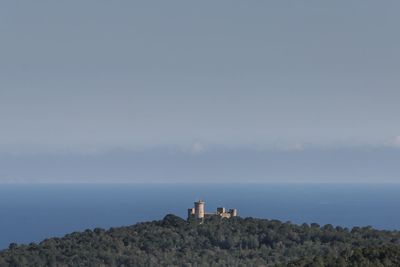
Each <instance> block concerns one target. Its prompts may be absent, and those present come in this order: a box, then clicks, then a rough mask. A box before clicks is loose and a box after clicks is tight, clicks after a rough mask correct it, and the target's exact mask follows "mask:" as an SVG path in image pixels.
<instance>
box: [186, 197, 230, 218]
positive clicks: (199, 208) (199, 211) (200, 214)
mask: <svg viewBox="0 0 400 267" xmlns="http://www.w3.org/2000/svg"><path fill="white" fill-rule="evenodd" d="M204 204H205V202H204V201H203V200H199V201H196V202H194V208H189V209H188V219H190V218H195V219H200V220H202V219H204V218H206V217H209V216H220V217H222V218H231V217H236V216H237V209H230V210H229V211H227V210H226V209H225V208H224V207H219V208H217V211H216V212H206V211H205V208H204Z"/></svg>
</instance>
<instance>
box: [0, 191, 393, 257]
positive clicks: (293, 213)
mask: <svg viewBox="0 0 400 267" xmlns="http://www.w3.org/2000/svg"><path fill="white" fill-rule="evenodd" d="M399 192H400V185H396V184H385V185H383V184H382V185H379V184H361V185H360V184H96V185H93V184H68V185H65V184H64V185H54V184H53V185H51V184H40V185H0V249H3V248H6V247H7V246H8V244H9V243H11V242H16V243H29V242H39V241H41V240H43V239H45V238H48V237H54V236H63V235H64V234H67V233H69V232H73V231H83V230H85V229H88V228H94V227H102V228H109V227H118V226H125V225H132V224H135V223H136V222H141V221H149V220H158V219H161V218H163V217H164V216H165V215H166V214H168V213H173V214H176V215H178V216H181V217H184V218H185V217H186V212H187V208H189V207H191V206H192V205H193V201H195V200H196V199H198V198H202V199H205V201H206V210H210V211H213V210H215V209H216V208H217V206H225V207H226V208H237V209H238V212H239V215H240V216H242V217H258V218H267V219H279V220H282V221H291V222H294V223H303V222H307V223H311V222H317V223H319V224H321V225H323V224H328V223H330V224H333V225H342V226H346V227H352V226H366V225H371V226H373V227H376V228H379V229H400V213H399V210H400V194H399Z"/></svg>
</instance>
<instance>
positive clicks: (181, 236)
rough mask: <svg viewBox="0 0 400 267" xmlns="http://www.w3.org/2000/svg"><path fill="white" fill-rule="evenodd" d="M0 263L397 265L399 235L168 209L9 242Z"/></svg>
mask: <svg viewBox="0 0 400 267" xmlns="http://www.w3.org/2000/svg"><path fill="white" fill-rule="evenodd" d="M0 266H1V267H2V266H292V267H294V266H363V267H368V266H374V267H375V266H400V233H399V232H397V231H378V230H375V229H373V228H371V227H363V228H358V227H355V228H353V229H351V230H350V229H347V228H342V227H333V226H332V225H325V226H322V227H320V226H319V225H318V224H311V225H308V224H303V225H295V224H292V223H289V222H285V223H284V222H280V221H277V220H265V219H254V218H245V219H243V218H240V217H237V218H233V219H221V218H219V217H215V218H211V219H208V220H207V221H205V222H204V223H203V224H199V223H197V222H194V221H192V222H187V221H186V220H183V219H181V218H179V217H177V216H174V215H167V216H166V217H165V218H164V219H163V220H160V221H153V222H146V223H138V224H136V225H133V226H128V227H119V228H111V229H109V230H107V231H106V230H103V229H98V228H97V229H94V230H93V231H92V230H86V231H84V232H74V233H71V234H68V235H66V236H65V237H63V238H50V239H46V240H44V241H42V242H41V243H39V244H35V243H31V244H29V245H17V244H10V246H9V248H8V249H6V250H3V251H0Z"/></svg>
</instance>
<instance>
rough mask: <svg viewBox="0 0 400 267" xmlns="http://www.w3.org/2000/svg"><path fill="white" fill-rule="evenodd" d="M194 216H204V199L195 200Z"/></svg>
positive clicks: (198, 217)
mask: <svg viewBox="0 0 400 267" xmlns="http://www.w3.org/2000/svg"><path fill="white" fill-rule="evenodd" d="M194 216H195V218H196V219H203V218H204V201H203V200H199V201H196V202H194Z"/></svg>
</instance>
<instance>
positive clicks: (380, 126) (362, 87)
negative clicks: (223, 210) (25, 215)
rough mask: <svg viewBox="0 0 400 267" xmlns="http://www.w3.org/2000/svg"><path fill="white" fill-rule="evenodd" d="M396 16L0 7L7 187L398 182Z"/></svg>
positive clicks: (1, 156) (378, 5) (252, 6)
mask: <svg viewBox="0 0 400 267" xmlns="http://www.w3.org/2000/svg"><path fill="white" fill-rule="evenodd" d="M398 10H400V2H398V1H379V2H378V1H330V2H328V1H201V2H192V1H2V2H1V3H0V33H1V34H0V38H1V41H0V167H2V170H0V181H39V180H46V181H49V180H50V181H73V180H76V179H77V178H76V177H81V178H80V179H81V180H85V179H86V180H88V181H97V180H98V179H100V178H99V177H100V176H101V179H100V180H102V181H117V180H123V181H160V180H161V181H173V180H179V181H181V180H185V181H192V180H194V179H196V177H200V176H201V177H202V178H204V179H206V180H207V179H208V180H223V181H231V180H232V181H247V180H254V181H276V180H279V181H330V182H332V181H340V180H346V181H347V180H355V181H397V174H398V173H400V167H397V165H399V164H397V162H398V159H400V152H399V147H400V137H399V136H400V123H399V119H398V117H399V114H400V105H399V102H400V88H399V85H400V75H399V73H400V72H399V71H400V35H399V34H398V25H400V17H399V16H398ZM171 153H172V154H171ZM299 155H301V156H299ZM338 159H340V160H338ZM344 159H345V160H344ZM51 160H53V161H55V162H52V161H51ZM89 161H90V163H89ZM303 161H304V162H303ZM50 162H51V163H50ZM139 162H140V163H139ZM165 162H170V165H168V166H169V167H168V168H167V169H162V168H161V166H163V164H165ZM307 162H314V163H315V164H316V165H318V167H315V166H311V165H313V164H311V165H310V166H309V167H310V168H306V170H305V169H304V168H305V167H304V166H305V165H307ZM371 162H373V164H372V165H371ZM352 163H353V164H352ZM184 164H186V167H185V168H182V166H183V165H184ZM213 164H214V165H215V166H214V165H213ZM390 164H392V165H390ZM50 165H51V166H50ZM281 165H282V167H279V166H281ZM29 166H31V167H29ZM57 166H58V167H57ZM78 166H81V168H82V169H80V168H79V167H78ZM134 166H136V167H134ZM137 166H140V168H139V167H137ZM143 166H147V167H148V168H147V169H146V168H145V167H143ZM158 166H160V168H157V167H158ZM188 166H189V167H188ZM190 166H192V168H190ZM213 166H214V167H213ZM268 166H269V167H268ZM290 166H292V167H293V166H299V168H300V169H299V168H297V169H296V168H295V167H294V169H293V171H292V172H290V171H289V169H290ZM307 166H308V165H307ZM357 166H358V167H357ZM102 168H104V170H103V171H99V170H100V169H102ZM154 169H157V170H158V172H156V171H154ZM71 170H75V171H71ZM107 170H109V172H110V173H107ZM200 170H201V171H200ZM337 171H340V172H339V173H336V172H337ZM104 173H107V175H100V174H104ZM195 173H196V174H195ZM67 174H68V175H67ZM113 174H114V175H113ZM328 174H329V175H328ZM244 176H246V177H244ZM338 176H340V177H338ZM252 177H253V178H252ZM344 177H346V178H344Z"/></svg>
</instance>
